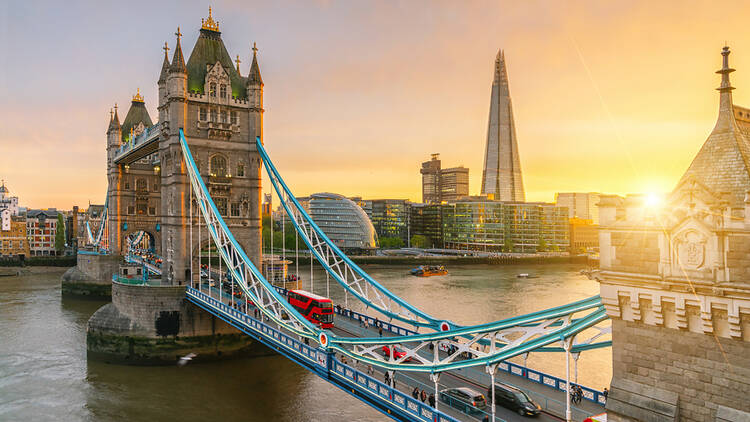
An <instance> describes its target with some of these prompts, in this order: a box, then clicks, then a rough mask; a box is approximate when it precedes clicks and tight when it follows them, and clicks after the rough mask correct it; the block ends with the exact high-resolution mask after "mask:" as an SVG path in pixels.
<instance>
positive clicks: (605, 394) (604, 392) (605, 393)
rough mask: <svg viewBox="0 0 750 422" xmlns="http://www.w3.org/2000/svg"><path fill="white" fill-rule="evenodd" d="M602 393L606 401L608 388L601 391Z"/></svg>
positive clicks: (605, 401)
mask: <svg viewBox="0 0 750 422" xmlns="http://www.w3.org/2000/svg"><path fill="white" fill-rule="evenodd" d="M602 395H603V396H604V403H607V396H608V395H609V390H607V389H606V388H605V389H604V391H602Z"/></svg>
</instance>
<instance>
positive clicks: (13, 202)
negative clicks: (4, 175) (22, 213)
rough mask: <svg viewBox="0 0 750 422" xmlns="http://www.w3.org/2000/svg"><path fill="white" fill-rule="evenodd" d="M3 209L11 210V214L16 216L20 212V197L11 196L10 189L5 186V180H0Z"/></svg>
mask: <svg viewBox="0 0 750 422" xmlns="http://www.w3.org/2000/svg"><path fill="white" fill-rule="evenodd" d="M2 209H8V210H10V215H11V216H14V217H15V216H18V214H19V207H18V197H17V196H10V191H9V190H8V188H7V187H5V181H2V182H0V210H2Z"/></svg>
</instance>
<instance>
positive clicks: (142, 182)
mask: <svg viewBox="0 0 750 422" xmlns="http://www.w3.org/2000/svg"><path fill="white" fill-rule="evenodd" d="M135 190H141V191H143V190H148V186H147V185H146V179H137V180H136V181H135Z"/></svg>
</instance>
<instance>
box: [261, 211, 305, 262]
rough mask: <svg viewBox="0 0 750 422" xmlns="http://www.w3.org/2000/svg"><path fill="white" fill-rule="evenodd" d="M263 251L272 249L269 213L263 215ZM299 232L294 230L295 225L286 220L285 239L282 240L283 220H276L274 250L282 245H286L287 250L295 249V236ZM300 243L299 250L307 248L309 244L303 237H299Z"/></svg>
mask: <svg viewBox="0 0 750 422" xmlns="http://www.w3.org/2000/svg"><path fill="white" fill-rule="evenodd" d="M262 224H263V234H262V236H263V251H265V252H266V253H267V252H268V251H270V250H271V216H270V215H268V214H265V215H263V221H262ZM296 233H297V232H296V231H295V230H294V225H293V224H292V223H291V222H289V221H286V222H284V236H285V239H283V240H284V241H283V242H282V234H281V222H278V221H276V222H274V226H273V249H274V250H280V249H281V246H282V245H283V246H286V249H287V250H294V238H295V234H296ZM297 243H298V245H299V250H307V245H305V242H304V241H303V240H302V238H300V239H299V241H298V242H297Z"/></svg>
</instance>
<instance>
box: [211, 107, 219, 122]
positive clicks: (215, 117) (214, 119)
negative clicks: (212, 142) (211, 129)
mask: <svg viewBox="0 0 750 422" xmlns="http://www.w3.org/2000/svg"><path fill="white" fill-rule="evenodd" d="M211 121H212V122H218V121H219V118H218V114H217V113H216V110H211Z"/></svg>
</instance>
